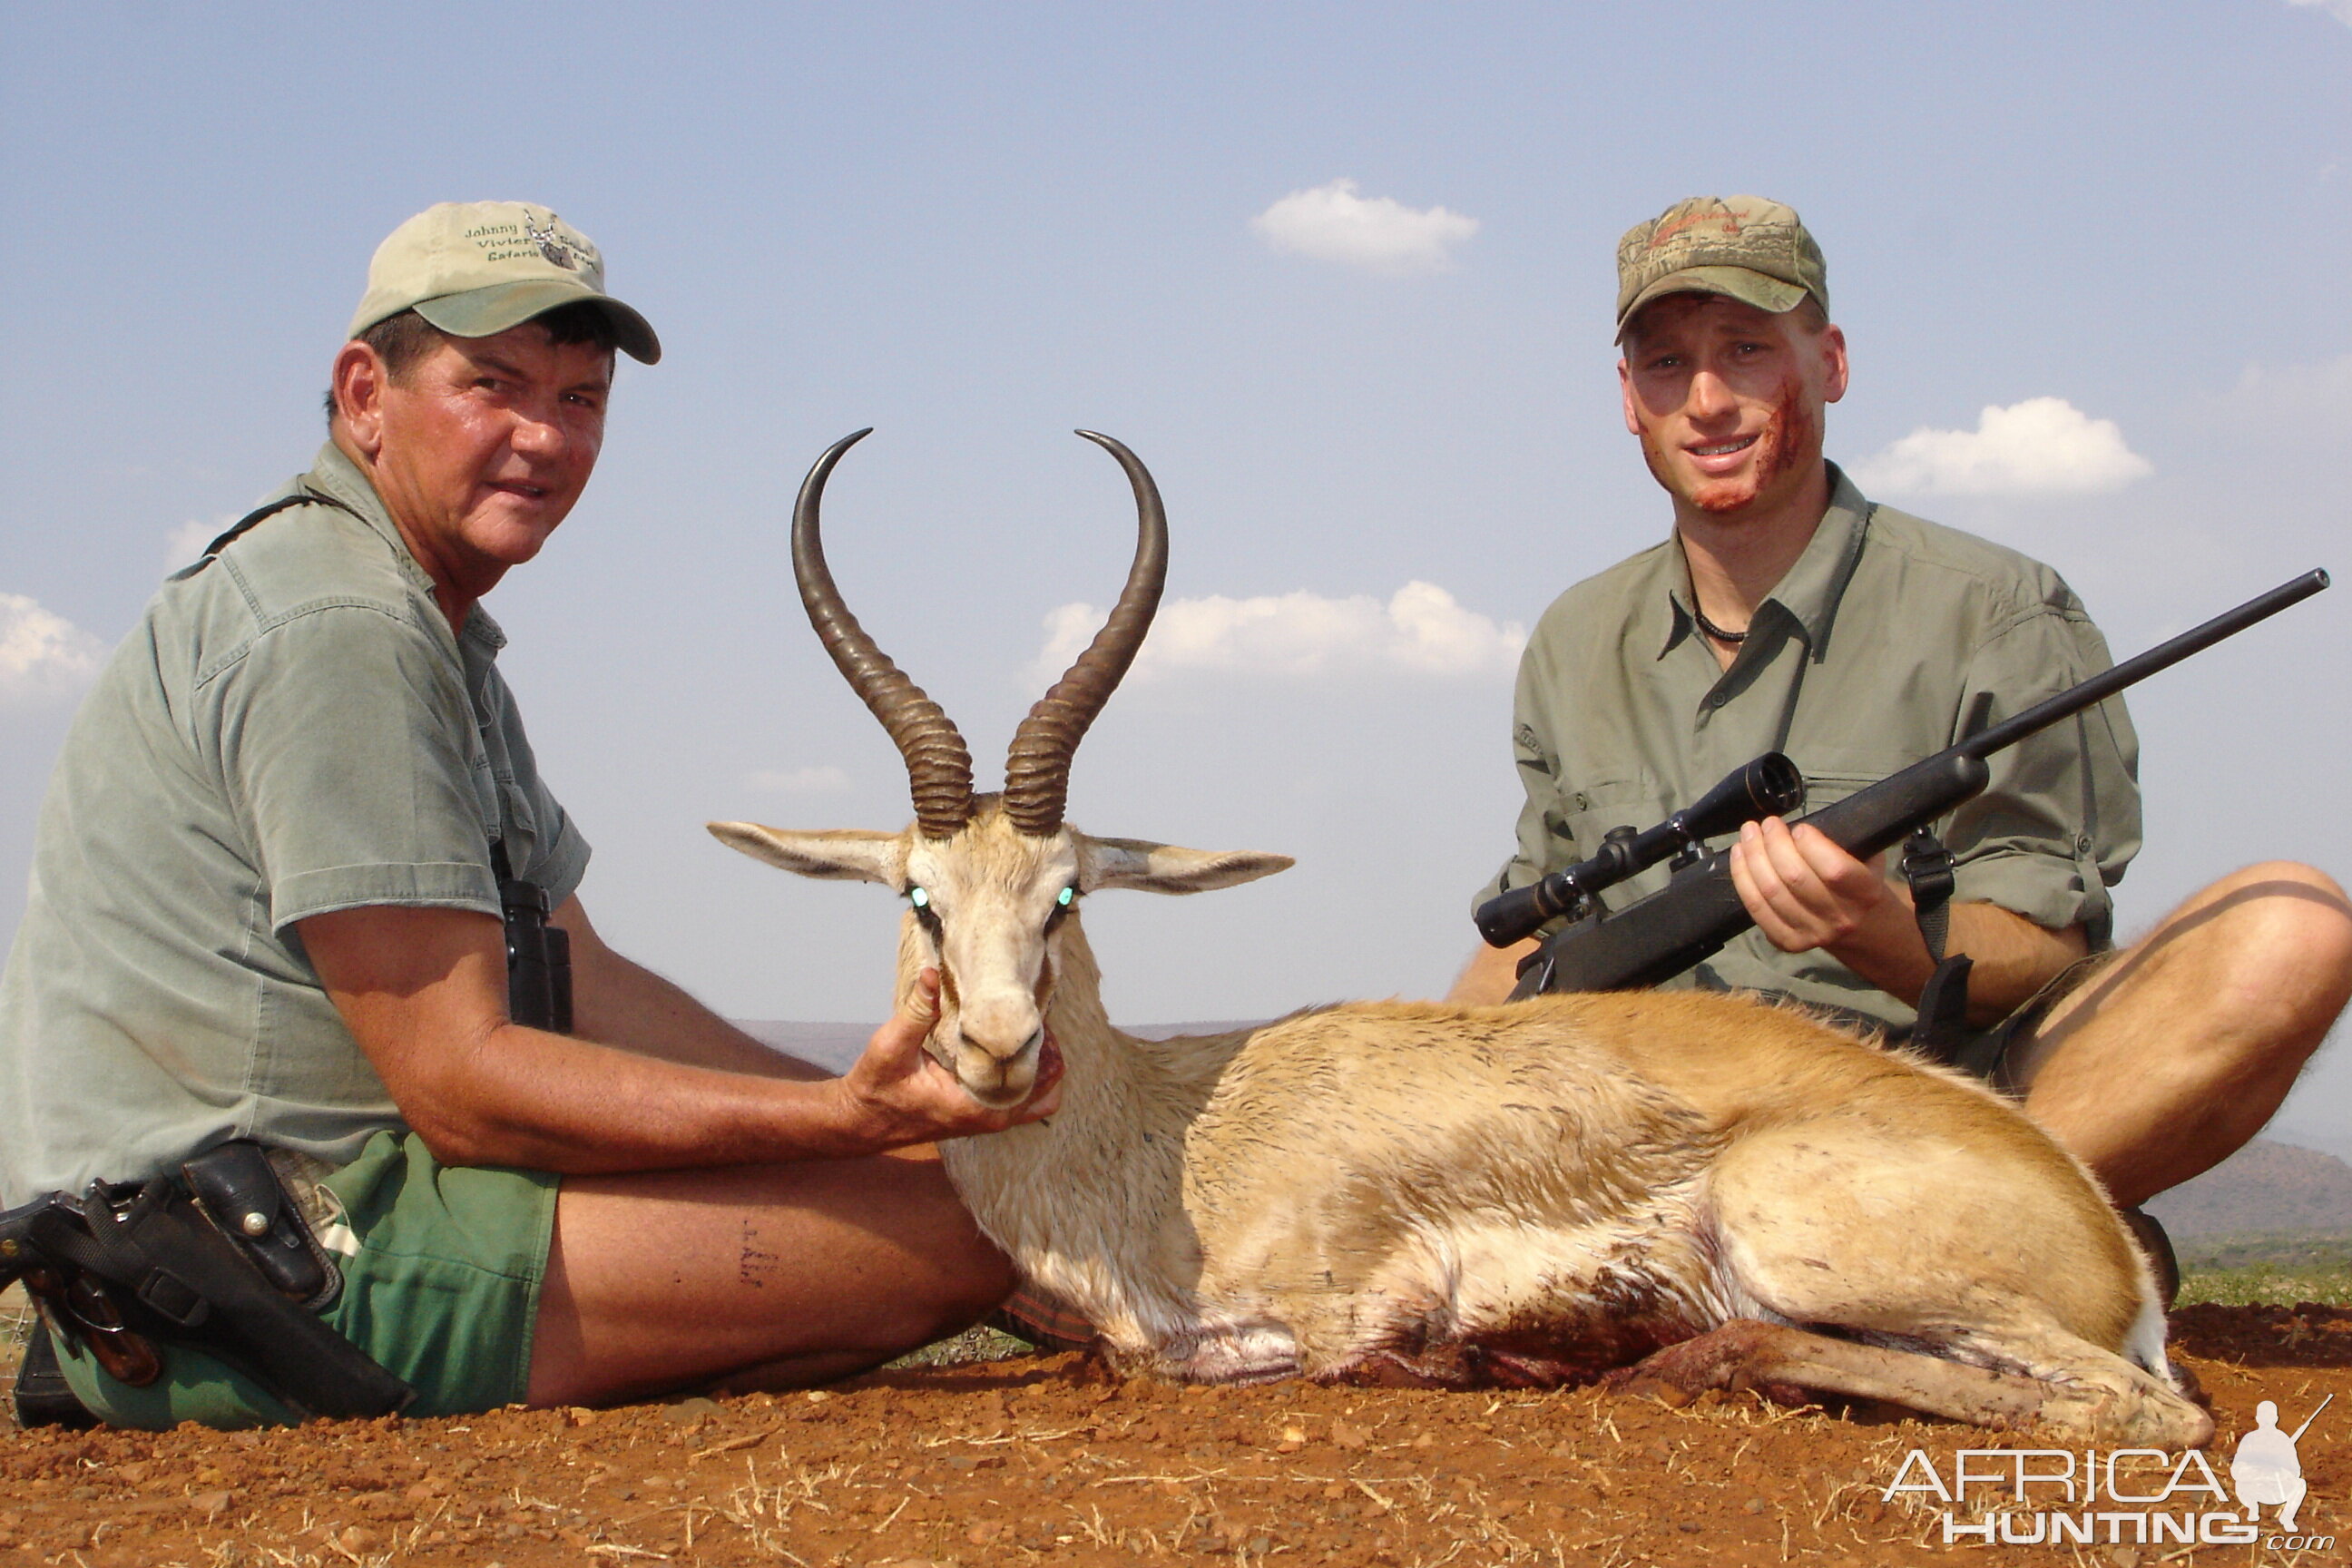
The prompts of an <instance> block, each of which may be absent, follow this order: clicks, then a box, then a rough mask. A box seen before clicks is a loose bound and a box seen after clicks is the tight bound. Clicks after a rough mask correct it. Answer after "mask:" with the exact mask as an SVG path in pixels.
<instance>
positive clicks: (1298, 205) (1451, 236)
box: [1250, 180, 1478, 278]
mask: <svg viewBox="0 0 2352 1568" xmlns="http://www.w3.org/2000/svg"><path fill="white" fill-rule="evenodd" d="M1250 226H1251V227H1252V228H1254V229H1255V230H1257V231H1258V233H1260V234H1261V235H1264V236H1265V241H1266V243H1267V244H1268V245H1271V246H1273V247H1275V249H1276V250H1285V251H1290V252H1293V253H1295V254H1297V255H1299V256H1305V257H1310V258H1313V259H1315V260H1317V261H1337V262H1339V263H1342V264H1343V265H1345V266H1349V267H1361V268H1365V269H1366V270H1368V271H1371V272H1379V273H1382V274H1384V275H1386V276H1388V277H1391V278H1403V277H1409V276H1412V275H1413V274H1416V273H1423V272H1443V271H1444V270H1445V269H1446V268H1448V267H1450V266H1451V265H1453V260H1454V258H1453V250H1454V247H1455V246H1457V245H1461V244H1464V243H1465V242H1466V241H1468V239H1469V238H1470V237H1471V236H1472V235H1475V234H1476V233H1477V232H1478V220H1477V219H1476V218H1475V217H1465V216H1462V215H1461V214H1460V213H1454V212H1447V211H1446V210H1445V209H1444V207H1431V208H1429V209H1428V210H1427V211H1421V210H1418V209H1416V208H1413V207H1409V206H1406V205H1404V204H1403V203H1402V202H1400V201H1398V200H1397V199H1396V198H1395V197H1393V196H1372V197H1369V198H1368V197H1365V196H1360V195H1357V194H1356V182H1355V181H1353V180H1334V181H1332V182H1331V183H1330V184H1328V185H1318V186H1316V187H1315V188H1314V189H1313V190H1311V191H1293V192H1291V193H1290V194H1289V195H1286V196H1285V197H1283V198H1282V199H1281V200H1280V201H1278V202H1276V203H1275V204H1274V205H1272V206H1270V207H1268V208H1266V209H1265V211H1264V212H1262V213H1260V214H1258V215H1257V216H1255V217H1254V218H1252V219H1250Z"/></svg>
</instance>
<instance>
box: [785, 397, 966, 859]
mask: <svg viewBox="0 0 2352 1568" xmlns="http://www.w3.org/2000/svg"><path fill="white" fill-rule="evenodd" d="M873 433H874V432H873V430H872V428H871V427H868V428H866V429H864V430H860V431H858V432H857V433H856V434H855V435H852V436H845V437H842V438H841V439H840V440H838V441H835V443H834V444H833V445H832V446H830V447H826V448H825V450H824V456H823V457H821V458H818V459H817V460H816V465H815V467H814V468H810V469H809V471H808V478H807V479H803V480H802V481H801V494H800V499H799V500H796V501H794V502H793V580H794V581H796V582H797V583H799V584H800V589H801V604H802V605H803V607H804V608H805V609H806V610H807V611H808V618H809V625H810V626H814V627H815V628H816V636H817V640H818V641H819V642H821V643H823V644H824V651H825V652H827V653H829V654H831V655H832V656H833V662H834V663H835V666H837V667H838V668H840V670H841V673H842V675H843V677H844V678H845V679H847V680H848V682H849V685H850V689H852V690H853V691H856V693H857V695H858V696H859V697H860V698H861V699H862V700H864V701H865V703H866V707H868V708H870V709H872V710H873V711H874V717H876V718H877V719H879V720H881V721H882V728H884V729H885V730H887V731H889V732H890V739H891V741H892V742H893V743H894V744H896V745H897V746H898V754H899V755H900V756H902V757H904V758H905V759H906V760H907V784H908V788H909V789H910V790H911V791H912V793H913V795H914V797H915V823H916V826H919V828H921V830H922V832H923V834H924V836H925V837H929V838H945V837H948V836H949V835H950V834H952V833H954V832H955V831H956V830H957V829H958V828H960V827H961V826H963V825H964V824H966V823H967V822H970V821H971V751H970V750H969V749H968V748H967V747H966V746H965V745H964V743H963V737H962V736H961V735H960V734H958V733H957V732H956V727H955V724H954V722H953V721H951V720H950V719H949V718H948V716H947V712H946V710H944V709H942V708H941V707H940V705H939V704H938V703H936V702H934V701H932V700H930V698H929V697H928V696H926V695H925V694H924V691H923V689H922V688H921V687H919V686H918V685H916V684H915V683H914V682H913V681H911V680H909V679H907V676H906V672H905V671H903V670H901V669H900V668H898V666H897V665H895V664H893V663H891V662H890V656H889V655H887V654H886V653H884V652H883V651H882V650H881V649H880V648H879V647H876V646H875V643H874V639H873V638H872V637H868V636H867V635H866V628H865V627H863V626H859V625H858V624H857V617H856V616H853V615H851V614H850V613H849V606H848V605H845V604H843V603H842V601H841V590H840V589H839V588H837V587H835V585H834V581H833V573H832V571H831V569H830V568H828V567H827V566H826V565H825V563H824V541H823V540H822V539H821V538H820V537H819V534H818V529H817V509H818V505H819V503H820V502H822V501H823V500H824V481H825V480H826V479H827V478H829V477H830V476H831V475H832V473H833V466H834V465H835V463H837V462H839V461H841V455H842V454H843V453H844V452H846V451H848V450H849V448H850V447H855V446H856V445H857V443H858V442H860V441H863V440H864V439H866V437H868V436H871V435H872V434H873Z"/></svg>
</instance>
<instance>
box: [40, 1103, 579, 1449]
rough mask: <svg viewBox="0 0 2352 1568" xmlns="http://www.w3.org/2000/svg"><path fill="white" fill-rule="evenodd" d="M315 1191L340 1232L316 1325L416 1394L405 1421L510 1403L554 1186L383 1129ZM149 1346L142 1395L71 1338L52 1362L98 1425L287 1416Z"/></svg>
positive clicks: (266, 1422)
mask: <svg viewBox="0 0 2352 1568" xmlns="http://www.w3.org/2000/svg"><path fill="white" fill-rule="evenodd" d="M319 1184H320V1186H321V1187H324V1188H325V1189H326V1190H327V1191H328V1192H330V1193H331V1194H333V1196H334V1197H335V1198H336V1199H338V1200H340V1201H341V1205H342V1208H343V1215H342V1219H341V1224H339V1225H333V1226H328V1227H327V1228H326V1230H325V1231H324V1233H323V1234H321V1236H320V1240H321V1241H322V1242H323V1243H325V1244H326V1246H327V1247H328V1249H329V1250H330V1251H334V1252H341V1253H343V1254H345V1256H344V1257H343V1258H342V1266H343V1291H342V1294H341V1296H340V1297H338V1298H337V1299H336V1300H335V1303H334V1305H333V1306H331V1307H330V1308H328V1309H327V1311H326V1313H325V1318H326V1321H327V1323H328V1324H329V1326H331V1327H332V1328H333V1329H334V1330H336V1331H338V1332H340V1333H341V1334H342V1335H343V1336H344V1337H345V1338H346V1339H348V1340H350V1341H351V1342H352V1343H353V1344H355V1345H357V1346H358V1347H359V1348H360V1349H361V1350H362V1351H364V1352H367V1354H369V1355H370V1356H373V1358H374V1359H375V1360H376V1361H377V1362H378V1363H382V1364H383V1366H384V1367H385V1368H386V1369H387V1370H388V1371H390V1372H391V1373H393V1374H394V1376H396V1377H399V1378H402V1379H404V1381H405V1382H407V1383H408V1384H409V1385H410V1386H412V1387H414V1388H415V1390H416V1402H415V1404H414V1405H410V1406H409V1407H408V1414H409V1415H465V1414H468V1413H471V1412H474V1411H480V1410H492V1409H496V1408H497V1407H498V1406H499V1405H511V1404H514V1403H517V1402H519V1401H520V1400H521V1398H522V1397H523V1395H524V1393H525V1392H526V1391H527V1390H528V1389H529V1388H530V1348H531V1333H532V1331H533V1330H534V1328H535V1327H536V1326H537V1324H538V1321H539V1290H540V1284H541V1280H542V1279H543V1278H544V1277H545V1275H546V1272H547V1250H548V1244H549V1241H550V1239H551V1237H553V1235H554V1233H555V1194H556V1189H557V1187H558V1185H559V1184H560V1178H558V1177H556V1176H553V1175H551V1174H549V1173H546V1172H544V1171H515V1170H507V1169H504V1168H502V1167H497V1166H473V1165H449V1166H445V1165H443V1164H442V1163H440V1162H439V1161H437V1160H436V1159H435V1158H434V1157H433V1156H432V1154H430V1153H429V1152H426V1150H425V1143H424V1141H423V1140H422V1139H420V1138H418V1137H417V1136H416V1134H415V1133H414V1132H409V1133H398V1132H390V1131H385V1132H379V1133H377V1134H376V1135H375V1136H374V1137H373V1138H371V1139H369V1140H368V1143H367V1147H366V1148H364V1149H362V1151H361V1152H360V1157H359V1158H358V1159H356V1160H354V1161H352V1163H350V1164H348V1165H346V1166H344V1167H343V1168H342V1169H341V1170H339V1171H334V1172H331V1173H327V1174H326V1175H323V1176H321V1177H320V1182H319ZM345 1227H348V1230H349V1234H348V1235H344V1234H342V1232H343V1230H344V1229H345ZM354 1246H356V1248H357V1250H356V1251H355V1252H353V1251H352V1250H351V1248H352V1247H354ZM161 1348H162V1349H163V1358H164V1369H163V1377H162V1378H161V1379H159V1380H158V1381H156V1382H155V1383H153V1384H150V1385H149V1386H147V1387H145V1388H131V1387H129V1386H127V1385H126V1384H121V1383H118V1382H116V1381H115V1380H114V1379H113V1378H111V1377H109V1376H108V1375H107V1374H106V1373H104V1372H102V1371H100V1369H99V1366H98V1364H97V1363H96V1362H94V1361H93V1360H91V1359H90V1358H89V1356H88V1355H87V1354H84V1353H77V1349H76V1347H75V1346H74V1345H72V1344H71V1343H70V1342H63V1341H60V1342H59V1343H58V1362H59V1363H60V1364H61V1365H62V1366H63V1367H64V1369H65V1374H66V1381H67V1382H68V1383H69V1384H72V1386H73V1391H74V1394H75V1395H76V1397H78V1398H79V1399H80V1401H81V1402H82V1404H84V1405H87V1406H89V1409H90V1410H91V1411H92V1412H93V1413H94V1414H96V1415H98V1417H99V1418H100V1420H102V1421H105V1422H106V1423H107V1424H108V1425H110V1426H138V1427H145V1428H148V1429H150V1430H157V1431H160V1430H162V1429H163V1428H165V1427H169V1426H176V1425H178V1424H179V1423H180V1422H183V1421H195V1422H199V1423H201V1424H203V1425H204V1426H219V1427H233V1426H271V1425H280V1424H287V1423H290V1422H292V1421H293V1420H294V1419H295V1416H294V1414H293V1413H292V1412H291V1411H289V1410H288V1409H287V1408H286V1406H285V1405H283V1404H281V1403H279V1402H278V1399H277V1398H275V1397H274V1396H273V1395H271V1394H269V1393H268V1391H266V1390H265V1389H263V1388H262V1387H261V1386H260V1385H259V1384H256V1383H255V1382H253V1380H252V1379H250V1378H248V1377H246V1376H245V1375H244V1374H242V1373H236V1372H233V1371H231V1370H230V1369H229V1368H228V1367H226V1366H224V1365H223V1364H221V1363H219V1362H218V1361H215V1359H213V1358H212V1357H211V1356H208V1355H205V1353H203V1352H200V1351H192V1350H184V1349H181V1348H178V1347H176V1346H168V1345H167V1346H163V1347H161Z"/></svg>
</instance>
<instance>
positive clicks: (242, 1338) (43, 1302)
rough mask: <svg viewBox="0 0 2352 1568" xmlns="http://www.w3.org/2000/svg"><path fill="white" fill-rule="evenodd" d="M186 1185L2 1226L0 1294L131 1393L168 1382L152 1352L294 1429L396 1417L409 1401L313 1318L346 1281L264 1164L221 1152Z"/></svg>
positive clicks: (27, 1214) (16, 1214) (153, 1183)
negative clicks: (176, 1358) (215, 1367)
mask: <svg viewBox="0 0 2352 1568" xmlns="http://www.w3.org/2000/svg"><path fill="white" fill-rule="evenodd" d="M181 1177H182V1180H181V1181H177V1182H175V1181H173V1180H172V1179H171V1178H170V1177H168V1176H157V1177H154V1178H152V1180H149V1181H147V1182H144V1183H141V1184H135V1185H134V1184H113V1183H107V1182H93V1183H91V1184H90V1186H89V1191H88V1192H87V1193H85V1194H83V1195H82V1196H80V1197H79V1198H76V1197H72V1196H69V1195H68V1194H64V1193H51V1194H47V1196H45V1197H40V1198H37V1199H35V1200H34V1201H33V1202H31V1203H29V1204H26V1205H24V1206H23V1207H21V1208H16V1209H10V1210H8V1211H7V1212H5V1214H0V1286H5V1284H7V1283H8V1282H10V1281H11V1280H13V1279H22V1280H23V1281H24V1282H25V1287H26V1290H27V1291H28V1292H29V1293H30V1294H31V1295H32V1297H33V1299H34V1300H35V1301H36V1302H37V1303H38V1304H39V1306H40V1309H41V1314H42V1317H43V1318H44V1319H45V1320H46V1321H47V1323H48V1324H49V1326H50V1327H51V1328H52V1329H53V1330H55V1331H57V1332H58V1335H59V1336H60V1337H61V1338H62V1339H63V1340H64V1342H65V1343H66V1345H67V1347H68V1351H69V1352H70V1353H74V1354H80V1353H83V1352H87V1353H88V1354H89V1356H90V1357H91V1358H92V1359H93V1360H95V1361H96V1362H97V1363H98V1364H99V1366H100V1367H101V1368H102V1369H104V1371H105V1372H106V1373H107V1374H108V1375H109V1376H110V1377H112V1378H114V1379H116V1380H117V1381H119V1382H121V1383H122V1384H127V1385H129V1386H131V1387H133V1388H143V1387H146V1386H147V1385H149V1384H152V1383H154V1382H155V1381H156V1380H157V1379H158V1378H160V1377H162V1376H163V1370H164V1358H163V1350H162V1348H161V1347H163V1346H185V1347H187V1348H189V1349H193V1350H199V1351H202V1352H205V1353H206V1354H208V1355H211V1356H213V1357H215V1359H217V1360H219V1361H221V1362H222V1363H226V1365H228V1366H230V1367H233V1368H235V1369H236V1371H238V1372H241V1373H245V1374H246V1375H247V1376H248V1377H250V1378H252V1379H253V1380H254V1381H255V1382H256V1383H258V1384H261V1385H262V1386H263V1387H264V1388H266V1389H268V1391H269V1392H270V1393H271V1394H275V1395H276V1396H277V1397H278V1399H279V1401H281V1402H282V1403H283V1404H284V1405H286V1406H287V1407H288V1408H289V1409H290V1410H292V1411H293V1412H294V1413H295V1414H296V1415H299V1416H302V1417H306V1418H307V1417H310V1416H313V1415H331V1416H373V1415H392V1414H394V1413H395V1412H397V1411H399V1410H402V1409H404V1408H405V1407H406V1406H407V1405H408V1404H409V1403H410V1401H412V1400H413V1399H414V1398H415V1390H414V1389H412V1388H410V1387H409V1386H408V1384H405V1383H404V1382H402V1381H401V1380H400V1379H399V1378H397V1377H395V1376H394V1375H393V1374H392V1373H389V1372H387V1371H385V1370H384V1369H383V1367H382V1366H380V1365H378V1364H377V1363H375V1362H374V1361H373V1360H371V1359H370V1358H369V1357H368V1356H367V1355H366V1354H365V1353H364V1352H362V1351H361V1350H360V1349H359V1348H358V1347H357V1346H355V1345H353V1344H352V1342H350V1341H349V1340H347V1339H345V1338H343V1336H342V1335H341V1334H339V1333H337V1332H336V1331H334V1330H333V1329H331V1328H330V1327H328V1326H327V1324H326V1323H325V1322H324V1321H322V1320H321V1319H320V1316H319V1313H320V1311H322V1310H325V1309H326V1308H327V1307H328V1306H330V1305H331V1304H332V1303H333V1301H334V1300H335V1298H336V1296H337V1295H338V1294H339V1293H340V1291H341V1288H342V1273H341V1269H340V1268H337V1267H336V1265H335V1262H334V1259H333V1258H331V1257H330V1256H329V1255H328V1253H327V1252H326V1251H325V1249H324V1248H322V1247H320V1245H319V1243H318V1239H317V1238H316V1237H314V1236H312V1235H311V1233H310V1227H309V1226H308V1224H307V1223H306V1222H305V1221H304V1220H303V1218H302V1215H301V1214H300V1212H299V1208H298V1207H297V1206H296V1205H295V1204H294V1202H293V1200H292V1198H291V1196H290V1194H288V1192H287V1191H286V1188H285V1184H283V1182H281V1181H280V1179H279V1177H278V1172H277V1171H276V1169H275V1168H274V1167H273V1166H272V1165H271V1163H270V1160H269V1154H268V1151H267V1150H266V1149H264V1148H263V1147H262V1146H261V1145H260V1144H258V1143H257V1142H252V1141H251V1140H248V1139H240V1140H237V1141H235V1142H229V1143H225V1144H222V1145H220V1146H219V1147H217V1148H215V1149H213V1150H210V1151H208V1152H205V1153H204V1154H200V1155H198V1156H197V1157H195V1158H194V1159H193V1160H190V1161H188V1162H187V1163H185V1164H184V1165H183V1166H182V1167H181Z"/></svg>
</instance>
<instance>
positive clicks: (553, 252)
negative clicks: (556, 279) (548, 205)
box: [522, 213, 580, 272]
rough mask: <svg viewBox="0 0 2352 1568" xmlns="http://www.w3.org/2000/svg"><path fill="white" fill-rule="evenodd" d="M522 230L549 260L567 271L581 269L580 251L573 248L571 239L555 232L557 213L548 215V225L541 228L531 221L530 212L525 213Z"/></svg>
mask: <svg viewBox="0 0 2352 1568" xmlns="http://www.w3.org/2000/svg"><path fill="white" fill-rule="evenodd" d="M522 232H523V235H524V237H526V238H528V239H529V240H530V242H531V243H532V244H533V245H536V246H537V247H539V253H540V254H541V256H543V257H545V258H547V259H548V260H549V261H551V262H552V263H553V264H554V265H556V266H558V267H561V268H563V269H564V270H565V271H566V272H577V271H579V270H580V256H579V253H578V252H577V251H575V250H573V249H572V245H571V242H570V241H568V240H566V239H564V238H563V237H561V236H560V235H558V234H557V233H556V232H555V215H554V214H553V213H550V214H548V215H547V226H546V227H545V228H541V227H539V226H537V225H535V224H533V223H532V222H531V221H530V214H529V213H525V214H524V215H523V219H522Z"/></svg>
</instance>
